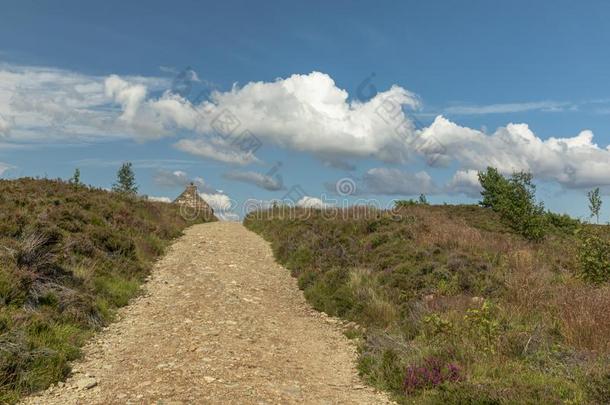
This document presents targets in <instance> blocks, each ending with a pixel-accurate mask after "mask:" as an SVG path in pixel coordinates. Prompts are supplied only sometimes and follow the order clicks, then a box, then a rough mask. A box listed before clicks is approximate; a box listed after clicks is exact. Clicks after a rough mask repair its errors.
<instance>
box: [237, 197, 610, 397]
mask: <svg viewBox="0 0 610 405" xmlns="http://www.w3.org/2000/svg"><path fill="white" fill-rule="evenodd" d="M244 223H245V225H246V226H247V227H248V228H249V229H251V230H253V231H255V232H258V233H260V234H261V235H263V236H264V237H265V238H266V239H267V240H269V241H270V242H271V244H272V247H273V250H274V253H275V256H276V258H277V260H278V261H279V262H280V263H282V264H284V265H285V266H286V267H287V268H288V269H290V270H291V272H292V274H293V275H294V276H295V277H298V281H299V286H300V287H301V288H302V289H303V290H304V294H305V296H306V298H307V299H308V300H309V301H310V302H311V304H313V306H314V307H315V308H316V309H318V310H320V311H324V312H326V313H328V314H331V315H335V316H339V317H342V318H345V319H347V320H350V321H354V322H355V324H354V327H353V329H352V330H351V331H350V332H348V336H349V337H352V338H355V339H358V344H359V347H360V357H359V369H360V372H361V374H362V375H363V376H364V378H365V379H366V380H367V381H368V382H370V383H371V384H373V385H374V386H376V387H379V388H382V389H385V390H388V391H390V392H392V393H393V394H394V395H395V398H396V399H397V400H398V401H399V402H400V403H477V404H479V403H600V404H601V403H608V401H609V400H610V362H609V359H610V357H609V355H610V343H609V342H610V318H609V317H608V316H607V314H608V312H609V310H610V287H609V286H608V283H607V282H606V283H598V284H592V283H589V282H586V281H585V280H584V278H583V277H581V273H580V270H579V269H580V268H581V266H582V254H581V253H582V249H583V242H582V240H583V238H582V235H583V234H589V233H594V234H595V235H596V237H597V238H598V239H590V240H594V241H598V242H599V243H602V244H605V245H604V246H606V248H607V246H608V243H609V242H610V237H609V235H610V232H609V229H608V227H607V226H606V227H603V226H600V227H593V226H586V225H582V224H579V223H577V221H573V220H568V219H567V218H565V217H561V216H556V215H552V214H549V220H548V224H549V225H548V226H549V230H548V232H547V233H546V235H545V236H544V238H543V239H542V240H540V241H538V242H534V241H531V239H529V238H528V239H526V238H525V237H524V236H522V235H521V233H519V232H518V231H517V230H515V227H510V226H508V225H506V221H504V220H503V218H501V216H500V215H499V214H498V213H496V212H494V211H492V210H491V209H486V208H482V207H479V206H428V205H420V204H404V205H403V206H401V207H400V208H397V209H395V210H394V211H377V210H374V209H368V208H353V209H348V210H329V209H327V210H313V209H286V207H282V206H280V207H275V208H274V209H271V210H269V211H260V212H254V213H251V214H250V215H248V216H247V217H246V219H245V221H244ZM585 240H589V239H586V238H585ZM585 248H586V246H585ZM606 254H607V251H606ZM606 264H607V262H606ZM606 271H607V269H606Z"/></svg>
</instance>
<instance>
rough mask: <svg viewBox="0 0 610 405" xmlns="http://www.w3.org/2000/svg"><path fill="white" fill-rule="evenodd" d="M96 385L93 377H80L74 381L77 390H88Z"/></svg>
mask: <svg viewBox="0 0 610 405" xmlns="http://www.w3.org/2000/svg"><path fill="white" fill-rule="evenodd" d="M96 385H97V380H96V379H95V378H91V377H87V378H81V379H80V380H78V381H77V382H76V387H77V388H78V389H79V390H88V389H91V388H93V387H95V386H96Z"/></svg>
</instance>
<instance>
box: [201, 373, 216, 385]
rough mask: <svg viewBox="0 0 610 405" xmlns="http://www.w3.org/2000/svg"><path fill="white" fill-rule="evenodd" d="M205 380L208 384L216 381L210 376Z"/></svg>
mask: <svg viewBox="0 0 610 405" xmlns="http://www.w3.org/2000/svg"><path fill="white" fill-rule="evenodd" d="M203 379H204V380H205V382H207V383H208V384H210V383H213V382H214V381H216V379H215V378H214V377H210V376H209V375H206V376H205V377H203Z"/></svg>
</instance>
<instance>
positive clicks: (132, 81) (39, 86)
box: [0, 65, 610, 194]
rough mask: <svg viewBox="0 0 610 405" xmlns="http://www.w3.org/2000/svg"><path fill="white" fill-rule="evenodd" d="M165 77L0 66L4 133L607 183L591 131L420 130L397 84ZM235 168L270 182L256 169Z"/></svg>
mask: <svg viewBox="0 0 610 405" xmlns="http://www.w3.org/2000/svg"><path fill="white" fill-rule="evenodd" d="M170 83H171V81H170V80H167V79H163V78H156V77H119V76H117V75H109V76H106V77H99V76H90V75H84V74H80V73H75V72H70V71H65V70H60V69H52V68H32V67H23V66H12V65H1V66H0V137H2V140H3V142H5V143H13V144H19V143H36V142H40V143H42V142H50V141H53V140H64V141H65V140H68V139H69V140H70V141H71V142H76V141H84V142H91V141H103V140H108V139H125V138H131V139H138V140H140V141H142V140H154V139H158V138H161V137H178V138H179V139H177V140H176V142H175V147H176V148H177V149H179V150H181V151H183V152H185V153H189V154H192V155H194V156H198V157H201V158H204V159H214V160H217V161H219V162H222V163H225V164H229V165H240V166H246V165H250V164H256V163H260V160H259V159H258V158H257V157H256V154H255V152H256V151H255V149H252V148H250V149H249V148H244V147H243V142H241V141H239V140H240V139H241V140H242V141H243V139H244V138H243V137H244V136H246V135H247V136H250V138H251V139H250V141H252V140H256V141H260V143H262V144H263V145H267V144H269V145H274V146H278V147H281V148H285V149H290V150H294V151H298V152H304V153H309V154H312V155H314V156H315V157H317V158H319V159H320V160H321V161H323V162H329V163H328V164H329V165H331V166H332V165H337V164H339V163H340V164H341V166H343V168H345V169H349V168H351V167H352V165H351V164H350V163H348V161H349V159H373V160H377V161H378V162H380V163H386V162H393V163H407V162H410V161H411V160H412V159H413V158H415V157H419V158H421V159H423V160H424V161H425V162H427V163H428V165H430V166H431V167H438V166H447V165H451V166H452V167H455V168H456V170H457V172H456V173H455V175H454V178H453V179H452V180H451V182H450V183H449V185H448V186H447V187H448V188H447V190H453V192H460V193H472V192H473V190H475V189H476V184H475V182H474V174H473V173H475V171H476V170H482V169H485V167H487V166H494V167H497V168H498V169H499V170H500V171H501V172H503V173H511V172H513V171H517V170H528V171H531V172H532V173H533V174H534V176H535V177H536V178H537V179H541V180H545V181H554V182H557V183H559V184H560V185H561V186H563V187H564V188H577V189H580V188H590V187H594V186H608V185H610V176H608V174H609V173H610V148H609V147H608V146H607V145H601V146H600V145H598V144H597V143H596V142H595V140H594V135H593V133H592V132H591V131H589V130H583V131H582V132H580V133H579V134H576V135H575V136H572V137H549V138H546V139H543V138H542V137H540V136H539V135H536V134H534V133H533V131H531V129H530V128H529V127H528V125H527V124H520V123H510V124H508V125H506V126H504V127H500V128H498V129H497V130H496V131H495V132H493V133H486V132H483V131H480V130H476V129H472V128H468V127H464V126H460V125H458V124H457V123H455V122H452V121H450V120H449V119H447V118H445V117H443V116H438V117H436V118H435V119H434V121H433V122H432V124H431V125H430V126H428V127H425V128H421V129H417V128H416V126H415V125H414V123H413V120H411V119H410V117H409V111H410V110H417V109H418V108H420V101H419V98H418V97H417V96H416V95H415V94H413V93H412V92H410V91H408V90H407V89H404V88H402V87H400V86H397V85H394V86H391V87H390V88H389V89H388V90H386V91H382V92H379V93H378V94H377V95H375V96H374V97H373V98H371V99H370V100H368V101H365V102H362V101H358V100H354V99H352V98H350V95H349V94H348V92H347V91H345V90H343V89H341V88H339V87H338V86H337V85H336V83H335V81H334V80H333V79H332V78H331V77H330V76H329V75H327V74H325V73H321V72H311V73H309V74H294V75H291V76H289V77H286V78H279V79H276V80H274V81H271V82H261V81H258V82H250V83H247V84H245V85H243V86H241V87H240V86H237V85H234V86H233V88H231V89H230V90H228V91H213V92H211V94H210V96H209V98H208V99H206V100H203V101H201V102H197V103H192V102H191V101H189V100H188V99H186V98H184V97H183V96H182V95H180V94H175V93H174V92H172V91H170V90H168V88H169V86H170ZM563 107H565V105H564V104H563V103H556V102H541V103H529V104H528V103H525V104H507V105H492V106H487V107H477V106H474V107H453V109H451V108H449V109H447V110H446V111H450V112H454V113H462V114H476V113H494V112H507V111H525V110H532V109H551V110H552V109H556V108H563ZM460 108H461V110H460ZM259 146H260V145H259ZM337 162H338V163H337ZM237 177H239V179H237V178H235V179H236V180H240V181H250V182H252V183H253V184H258V185H259V186H262V187H263V188H267V189H270V188H273V187H274V185H273V184H272V183H269V182H266V180H265V179H263V178H260V177H256V176H255V175H252V174H248V175H244V174H241V175H237ZM428 177H429V176H428V175H427V173H425V172H419V173H415V174H408V173H406V172H404V173H403V174H402V175H401V173H400V171H398V172H397V171H395V170H394V169H387V168H386V169H382V168H379V169H374V170H369V171H368V172H366V173H365V174H364V181H365V182H366V183H367V184H368V186H370V187H369V188H370V189H371V190H379V192H381V191H382V190H386V192H390V193H396V194H399V193H406V192H409V191H414V190H415V189H416V188H417V189H418V190H420V191H421V192H425V191H429V192H433V191H435V190H438V188H436V189H435V188H434V185H433V184H432V182H431V181H430V179H429V178H428ZM257 182H258V183H257ZM269 187H270V188H269Z"/></svg>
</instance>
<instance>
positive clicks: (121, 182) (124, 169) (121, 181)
mask: <svg viewBox="0 0 610 405" xmlns="http://www.w3.org/2000/svg"><path fill="white" fill-rule="evenodd" d="M112 191H114V192H117V193H121V194H129V195H135V194H136V193H137V192H138V185H137V184H136V176H135V174H134V173H133V169H132V168H131V163H130V162H126V163H123V165H121V168H120V169H119V171H118V172H117V182H116V183H114V184H113V185H112Z"/></svg>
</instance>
